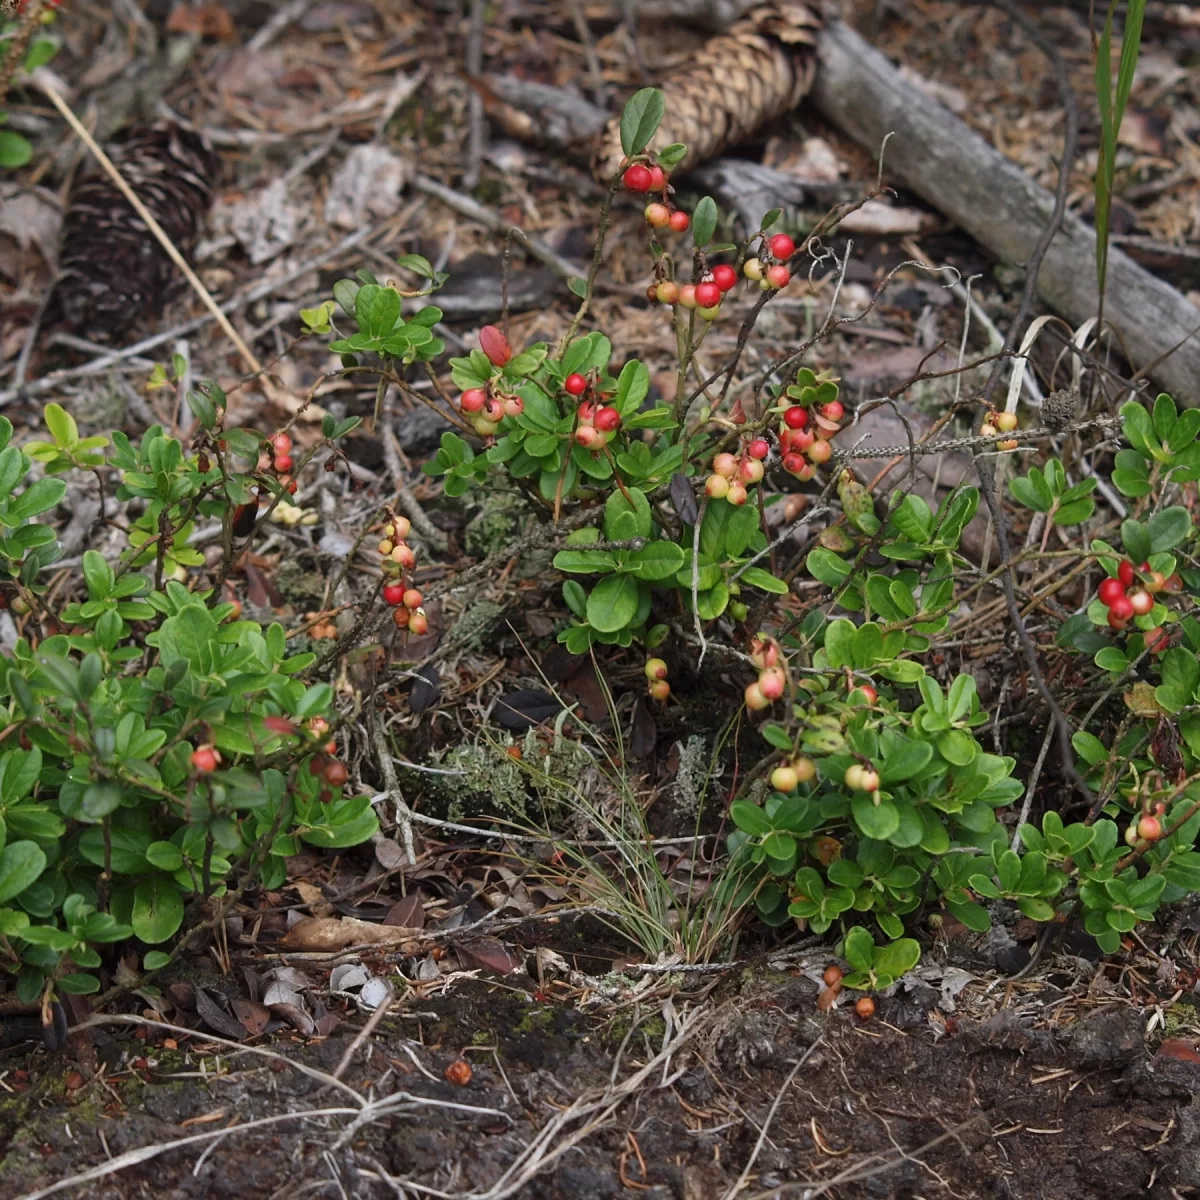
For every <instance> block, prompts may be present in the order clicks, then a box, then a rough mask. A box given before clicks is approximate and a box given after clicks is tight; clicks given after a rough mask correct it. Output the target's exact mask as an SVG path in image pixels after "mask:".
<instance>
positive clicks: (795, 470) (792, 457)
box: [783, 450, 808, 475]
mask: <svg viewBox="0 0 1200 1200" xmlns="http://www.w3.org/2000/svg"><path fill="white" fill-rule="evenodd" d="M806 466H808V460H807V459H806V458H805V457H804V455H803V454H797V453H796V451H795V450H793V451H791V452H790V453H788V454H785V455H784V456H783V469H784V470H785V471H786V472H787V473H788V474H789V475H798V474H799V473H800V472H801V471H803V470H804V468H805V467H806Z"/></svg>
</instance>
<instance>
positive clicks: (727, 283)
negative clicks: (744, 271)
mask: <svg viewBox="0 0 1200 1200" xmlns="http://www.w3.org/2000/svg"><path fill="white" fill-rule="evenodd" d="M712 277H713V283H715V284H716V285H717V287H719V288H720V289H721V291H723V292H727V291H729V289H730V288H731V287H733V286H734V285H735V284H736V283H737V272H736V271H735V270H734V269H733V268H732V267H731V266H730V265H729V264H728V263H721V264H719V265H718V266H715V267H713V269H712Z"/></svg>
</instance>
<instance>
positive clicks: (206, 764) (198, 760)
mask: <svg viewBox="0 0 1200 1200" xmlns="http://www.w3.org/2000/svg"><path fill="white" fill-rule="evenodd" d="M220 761H221V760H220V759H219V758H218V757H217V752H216V751H215V750H214V749H213V748H212V747H211V746H200V747H198V748H197V749H195V750H193V751H192V766H193V767H195V768H196V770H197V771H202V772H204V774H206V775H207V774H208V773H209V772H210V771H215V770H216V769H217V763H218V762H220Z"/></svg>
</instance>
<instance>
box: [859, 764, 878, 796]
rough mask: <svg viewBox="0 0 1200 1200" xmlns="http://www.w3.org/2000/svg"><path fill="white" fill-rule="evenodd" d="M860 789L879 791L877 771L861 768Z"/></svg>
mask: <svg viewBox="0 0 1200 1200" xmlns="http://www.w3.org/2000/svg"><path fill="white" fill-rule="evenodd" d="M862 790H863V791H864V792H877V791H879V773H878V772H877V771H872V770H870V769H868V768H866V767H864V768H863V773H862Z"/></svg>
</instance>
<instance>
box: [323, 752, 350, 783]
mask: <svg viewBox="0 0 1200 1200" xmlns="http://www.w3.org/2000/svg"><path fill="white" fill-rule="evenodd" d="M349 778H350V772H349V771H347V770H346V764H345V763H340V762H338V761H337V759H333V760H332V761H330V762H327V763H326V764H325V782H326V783H327V784H329V786H330V787H341V786H342V784H344V783H345V782H346V780H347V779H349Z"/></svg>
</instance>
